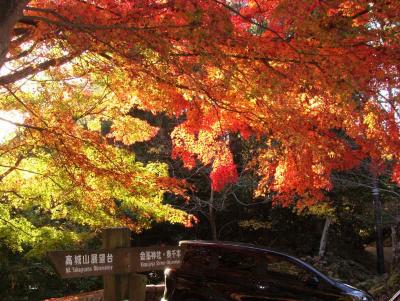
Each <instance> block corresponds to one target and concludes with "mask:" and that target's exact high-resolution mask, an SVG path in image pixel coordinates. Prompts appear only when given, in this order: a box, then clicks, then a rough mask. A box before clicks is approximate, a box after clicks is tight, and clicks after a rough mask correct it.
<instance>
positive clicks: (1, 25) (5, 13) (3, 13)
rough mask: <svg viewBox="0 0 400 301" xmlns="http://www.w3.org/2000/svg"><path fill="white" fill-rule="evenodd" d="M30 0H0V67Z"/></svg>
mask: <svg viewBox="0 0 400 301" xmlns="http://www.w3.org/2000/svg"><path fill="white" fill-rule="evenodd" d="M28 2H29V0H0V68H1V67H2V66H3V64H4V62H5V59H6V55H7V52H8V47H9V45H10V40H11V37H12V31H13V29H14V26H15V24H16V23H17V22H18V20H19V19H20V18H21V16H22V12H23V10H24V8H25V6H26V5H27V4H28Z"/></svg>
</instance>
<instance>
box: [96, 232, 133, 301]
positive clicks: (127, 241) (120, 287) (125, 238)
mask: <svg viewBox="0 0 400 301" xmlns="http://www.w3.org/2000/svg"><path fill="white" fill-rule="evenodd" d="M130 245H131V231H130V230H129V229H128V228H110V229H104V230H103V248H104V249H117V248H127V247H130ZM103 282H104V301H121V300H126V299H128V295H129V275H105V276H103Z"/></svg>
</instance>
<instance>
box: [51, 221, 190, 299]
mask: <svg viewBox="0 0 400 301" xmlns="http://www.w3.org/2000/svg"><path fill="white" fill-rule="evenodd" d="M129 245H130V231H129V230H128V229H126V228H115V229H105V230H104V231H103V247H104V249H102V250H76V251H54V252H49V253H48V257H49V258H50V261H51V263H52V265H53V267H54V269H55V270H56V272H57V273H58V275H59V276H60V277H61V278H75V277H90V276H103V279H104V300H106V301H120V300H126V299H128V300H130V301H132V300H134V301H144V293H145V282H146V278H145V276H144V275H140V274H135V273H138V272H146V271H154V270H163V269H165V268H177V267H179V266H180V264H181V261H182V258H183V252H184V251H183V249H182V248H181V247H177V246H154V247H143V248H141V247H137V248H131V247H129Z"/></svg>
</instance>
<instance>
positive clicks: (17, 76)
mask: <svg viewBox="0 0 400 301" xmlns="http://www.w3.org/2000/svg"><path fill="white" fill-rule="evenodd" d="M77 55H78V54H73V55H66V56H63V57H60V58H56V59H50V60H48V61H46V62H43V63H40V64H38V65H36V66H35V67H33V66H29V67H27V68H25V69H22V70H20V71H16V72H14V73H12V74H8V75H4V76H0V85H8V84H11V83H14V82H16V81H18V80H21V79H24V78H26V77H27V76H31V75H35V74H37V73H39V72H42V71H45V70H47V69H49V68H50V67H55V66H60V65H63V64H65V63H67V62H69V61H71V60H72V59H73V58H75V57H76V56H77Z"/></svg>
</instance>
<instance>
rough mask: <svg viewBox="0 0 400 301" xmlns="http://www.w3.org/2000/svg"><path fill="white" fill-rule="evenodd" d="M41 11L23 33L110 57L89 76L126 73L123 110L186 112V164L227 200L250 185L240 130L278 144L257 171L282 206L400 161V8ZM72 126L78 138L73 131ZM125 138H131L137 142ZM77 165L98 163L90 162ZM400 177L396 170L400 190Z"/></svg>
mask: <svg viewBox="0 0 400 301" xmlns="http://www.w3.org/2000/svg"><path fill="white" fill-rule="evenodd" d="M30 6H31V7H34V8H36V9H29V8H28V9H26V10H25V12H24V13H25V15H26V16H27V18H28V19H29V18H30V19H31V20H32V21H34V22H36V25H35V26H33V27H29V26H28V25H26V24H23V25H17V26H21V27H24V28H25V27H28V28H29V29H30V30H31V32H30V34H31V35H30V36H29V38H30V39H32V40H35V41H40V43H43V44H46V45H47V47H50V46H51V45H56V44H57V43H59V44H61V45H63V47H64V48H63V49H64V51H67V52H70V53H77V54H80V53H82V52H84V53H91V54H97V55H98V56H93V60H94V61H96V60H99V57H103V58H104V57H105V58H106V60H107V61H108V63H107V64H99V65H101V66H102V69H97V70H96V69H94V70H90V72H103V73H104V74H112V73H113V72H115V70H119V72H121V73H122V74H124V79H123V80H120V79H113V80H112V81H113V82H112V83H111V84H113V85H115V87H114V90H118V89H120V91H123V93H122V92H121V93H120V92H118V91H117V92H116V94H117V95H119V96H120V97H118V101H119V102H120V103H121V104H123V103H126V102H127V99H126V98H125V96H123V95H124V94H125V93H126V94H129V93H131V94H132V95H135V99H136V102H135V105H136V106H137V107H138V108H141V109H146V110H149V111H152V112H167V113H168V114H170V115H174V116H176V117H181V118H182V116H184V118H183V119H184V120H185V121H184V122H183V123H182V124H180V125H178V126H177V127H176V128H175V130H174V131H173V134H172V138H173V144H174V151H173V156H175V157H181V158H182V159H183V161H184V163H185V165H186V166H187V167H189V168H192V167H194V166H195V164H196V159H198V160H199V161H200V162H202V163H203V164H211V165H212V168H213V171H212V172H211V179H212V185H213V189H215V190H220V189H222V188H223V187H224V185H225V184H228V183H232V182H234V181H235V180H236V178H237V171H236V169H235V165H234V162H233V157H232V154H231V152H230V149H229V133H233V132H234V133H240V135H241V136H242V137H243V138H244V139H248V138H249V137H250V136H253V137H255V138H266V139H267V140H268V147H267V148H266V149H263V150H260V151H259V153H258V155H257V157H255V158H254V162H252V166H253V167H254V168H257V172H258V174H259V176H260V178H261V180H260V184H259V188H258V193H259V194H265V193H268V192H270V191H274V192H276V195H277V198H276V201H277V202H283V203H285V202H289V201H290V200H291V198H292V197H293V196H297V197H299V198H300V199H302V200H303V201H304V202H305V203H307V204H310V203H312V202H314V201H319V200H321V199H323V198H324V193H323V192H324V191H326V190H329V189H331V188H332V184H331V182H330V175H331V173H332V171H334V170H344V169H349V168H352V167H355V166H356V165H357V164H359V163H360V161H361V160H363V159H364V158H373V160H375V161H381V162H384V161H386V160H391V161H395V162H398V160H399V154H400V145H399V142H400V140H399V138H400V137H399V124H398V123H399V96H398V94H399V92H398V91H399V89H400V83H399V79H400V76H399V71H400V70H399V69H400V64H399V62H400V49H399V48H400V39H399V35H398V29H399V25H398V24H399V22H400V2H398V1H373V2H371V1H367V0H357V1H356V0H346V1H339V0H334V1H314V0H308V1H304V0H290V1H289V0H258V1H252V0H249V1H225V0H198V1H188V0H173V1H159V0H141V1H133V0H132V1H115V0H96V1H61V0H51V1H48V0H46V1H45V0H35V1H31V3H30ZM10 52H15V49H13V48H11V49H10ZM99 70H101V71H99ZM382 91H386V92H382ZM387 91H389V92H387ZM128 101H129V100H128ZM61 126H62V127H65V130H66V131H73V125H72V124H71V123H70V124H69V125H68V124H67V123H65V121H63V122H62V123H60V125H59V127H61ZM67 127H68V128H67ZM126 129H127V130H129V129H128V128H126ZM115 132H116V134H118V135H117V136H116V137H117V139H120V140H121V139H122V140H124V137H126V135H127V134H126V133H125V130H124V131H121V130H118V129H115ZM114 135H115V134H114ZM150 136H151V135H150ZM126 142H127V143H129V141H126ZM71 147H72V146H71ZM74 160H75V162H76V163H77V164H80V165H81V166H83V165H85V164H86V163H85V158H81V157H80V156H79V154H78V153H77V154H76V157H74ZM88 168H89V166H88ZM398 174H399V167H398V165H396V167H395V169H394V173H393V179H394V180H396V181H399V178H400V176H399V175H398Z"/></svg>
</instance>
